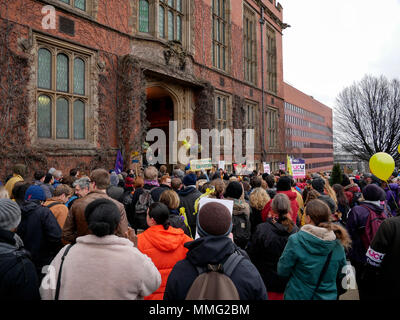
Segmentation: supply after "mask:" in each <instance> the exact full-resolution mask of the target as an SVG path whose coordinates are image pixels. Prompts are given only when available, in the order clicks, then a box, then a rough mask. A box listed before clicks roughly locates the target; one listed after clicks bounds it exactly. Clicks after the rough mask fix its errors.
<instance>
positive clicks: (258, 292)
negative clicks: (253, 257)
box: [164, 236, 267, 300]
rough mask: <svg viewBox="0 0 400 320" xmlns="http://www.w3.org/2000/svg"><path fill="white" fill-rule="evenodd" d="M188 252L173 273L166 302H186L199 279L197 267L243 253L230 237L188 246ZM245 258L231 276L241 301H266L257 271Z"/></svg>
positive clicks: (203, 240)
mask: <svg viewBox="0 0 400 320" xmlns="http://www.w3.org/2000/svg"><path fill="white" fill-rule="evenodd" d="M184 246H185V247H186V248H188V249H189V252H188V253H187V254H186V258H185V259H184V260H181V261H179V262H178V263H177V264H176V265H175V267H174V268H173V269H172V271H171V273H170V275H169V277H168V281H167V286H166V289H165V293H164V300H185V298H186V295H187V293H188V291H189V289H190V287H191V285H192V283H193V282H194V280H195V279H196V278H197V276H198V272H197V270H196V267H195V266H201V267H204V266H206V265H207V264H209V263H210V264H218V263H220V262H221V261H224V259H226V258H227V257H228V256H229V255H231V254H232V253H233V252H234V251H235V250H240V249H239V248H238V247H237V246H236V245H235V244H234V243H233V241H232V240H231V239H230V238H228V237H215V236H207V237H204V238H199V239H197V240H194V241H191V242H187V243H185V245H184ZM241 252H242V253H244V255H245V256H246V258H245V259H242V260H241V261H240V262H239V264H238V265H237V266H236V268H235V270H234V271H233V273H232V275H231V280H232V282H233V283H234V284H235V286H236V289H237V291H238V293H239V296H240V300H266V299H267V290H266V288H265V285H264V282H263V280H262V278H261V276H260V274H259V273H258V271H257V269H256V267H255V266H254V265H253V264H252V263H251V262H250V260H249V259H248V257H247V255H246V253H245V252H243V251H241Z"/></svg>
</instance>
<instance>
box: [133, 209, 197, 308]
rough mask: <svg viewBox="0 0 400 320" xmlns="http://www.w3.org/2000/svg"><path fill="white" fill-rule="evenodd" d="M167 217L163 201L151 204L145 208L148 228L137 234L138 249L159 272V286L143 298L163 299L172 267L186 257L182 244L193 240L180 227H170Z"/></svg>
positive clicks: (167, 211)
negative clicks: (149, 259)
mask: <svg viewBox="0 0 400 320" xmlns="http://www.w3.org/2000/svg"><path fill="white" fill-rule="evenodd" d="M168 217H169V209H168V207H167V206H166V205H165V204H164V203H161V202H155V203H153V204H151V205H150V207H149V209H148V210H147V224H148V226H149V228H148V229H146V230H145V231H144V232H143V233H141V234H139V235H138V236H137V239H138V240H137V243H138V249H139V250H140V251H141V252H142V253H144V254H145V255H147V256H148V257H150V258H151V260H152V261H153V263H154V264H155V266H156V267H157V269H158V271H159V272H160V274H161V286H160V287H159V288H158V289H157V290H156V291H155V292H154V293H153V294H151V295H149V296H147V297H145V300H163V297H164V291H165V286H166V284H167V280H168V276H169V274H170V273H171V270H172V268H173V267H174V266H175V264H176V263H177V262H178V261H179V260H183V259H185V257H186V252H187V251H188V249H186V248H185V247H184V246H183V245H184V244H185V243H186V242H189V241H192V240H193V239H192V238H190V237H188V236H187V235H186V234H185V233H184V232H183V230H182V229H180V228H173V227H171V226H170V223H169V220H168Z"/></svg>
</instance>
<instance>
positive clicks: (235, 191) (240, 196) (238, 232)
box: [224, 181, 251, 249]
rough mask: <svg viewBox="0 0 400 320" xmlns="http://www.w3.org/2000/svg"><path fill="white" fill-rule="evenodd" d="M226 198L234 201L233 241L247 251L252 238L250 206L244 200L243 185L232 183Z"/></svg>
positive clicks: (229, 185) (226, 192) (227, 190)
mask: <svg viewBox="0 0 400 320" xmlns="http://www.w3.org/2000/svg"><path fill="white" fill-rule="evenodd" d="M224 198H225V199H227V200H232V201H233V211H232V223H233V227H232V234H233V241H234V242H235V243H236V244H237V245H238V246H239V247H240V248H242V249H245V248H246V246H247V244H248V242H249V241H250V236H251V224H250V206H249V204H248V203H247V202H246V201H245V200H244V192H243V187H242V184H241V183H240V182H238V181H231V182H230V183H229V184H228V186H227V188H226V191H225V195H224Z"/></svg>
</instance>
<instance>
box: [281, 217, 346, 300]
mask: <svg viewBox="0 0 400 320" xmlns="http://www.w3.org/2000/svg"><path fill="white" fill-rule="evenodd" d="M331 251H332V258H331V261H330V263H329V265H328V268H327V271H326V273H325V275H324V277H323V279H322V282H321V284H320V286H319V288H318V290H317V291H316V292H315V296H314V299H316V300H336V299H337V286H336V281H337V280H339V281H340V280H341V278H343V277H344V276H345V274H344V273H342V270H343V267H344V266H345V265H346V255H345V251H344V248H343V246H342V244H341V243H340V241H339V240H337V239H336V236H335V233H334V232H333V231H329V230H328V229H326V228H320V227H316V226H313V225H305V226H304V227H303V228H302V229H301V230H300V231H299V232H297V233H296V234H294V235H292V236H290V237H289V241H288V243H287V245H286V247H285V250H284V251H283V253H282V256H281V257H280V259H279V262H278V275H279V276H281V277H287V278H289V281H288V284H287V286H286V289H285V296H284V298H285V300H310V299H311V298H312V296H313V293H314V290H315V288H316V286H317V283H318V279H319V276H320V274H321V271H322V269H323V266H324V264H325V262H326V260H327V257H328V254H329V253H330V252H331Z"/></svg>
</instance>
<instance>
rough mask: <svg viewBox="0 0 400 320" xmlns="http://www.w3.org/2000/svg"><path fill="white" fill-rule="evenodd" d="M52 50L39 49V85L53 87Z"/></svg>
mask: <svg viewBox="0 0 400 320" xmlns="http://www.w3.org/2000/svg"><path fill="white" fill-rule="evenodd" d="M51 60H52V58H51V52H50V51H49V50H47V49H44V48H42V49H39V53H38V87H39V88H43V89H50V88H51V65H52V63H51Z"/></svg>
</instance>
